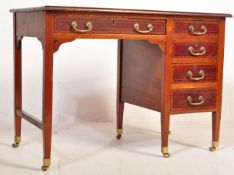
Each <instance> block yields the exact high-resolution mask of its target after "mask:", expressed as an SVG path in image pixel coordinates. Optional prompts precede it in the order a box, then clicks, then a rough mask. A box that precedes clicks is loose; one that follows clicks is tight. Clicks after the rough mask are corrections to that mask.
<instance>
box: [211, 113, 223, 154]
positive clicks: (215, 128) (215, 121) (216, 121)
mask: <svg viewBox="0 0 234 175" xmlns="http://www.w3.org/2000/svg"><path fill="white" fill-rule="evenodd" d="M220 119H221V111H216V112H212V144H211V147H210V148H209V150H210V151H212V152H213V151H215V150H216V148H217V147H218V146H219V130H220Z"/></svg>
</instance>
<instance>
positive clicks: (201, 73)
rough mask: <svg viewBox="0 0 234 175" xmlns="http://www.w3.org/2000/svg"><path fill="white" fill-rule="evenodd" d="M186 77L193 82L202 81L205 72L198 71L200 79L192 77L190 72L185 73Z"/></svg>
mask: <svg viewBox="0 0 234 175" xmlns="http://www.w3.org/2000/svg"><path fill="white" fill-rule="evenodd" d="M187 75H188V77H189V79H190V80H194V81H198V80H202V79H204V78H205V72H204V70H200V71H199V76H200V77H193V72H192V71H191V70H190V71H188V72H187Z"/></svg>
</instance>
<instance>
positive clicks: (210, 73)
mask: <svg viewBox="0 0 234 175" xmlns="http://www.w3.org/2000/svg"><path fill="white" fill-rule="evenodd" d="M216 75H217V73H216V66H215V65H201V66H197V65H194V66H174V67H173V81H175V82H205V81H212V82H214V81H216Z"/></svg>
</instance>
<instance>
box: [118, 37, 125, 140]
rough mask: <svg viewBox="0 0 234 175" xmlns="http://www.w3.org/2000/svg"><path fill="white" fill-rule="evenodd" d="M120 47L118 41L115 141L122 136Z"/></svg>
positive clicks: (119, 41)
mask: <svg viewBox="0 0 234 175" xmlns="http://www.w3.org/2000/svg"><path fill="white" fill-rule="evenodd" d="M122 47H123V40H118V58H117V59H118V60H117V98H116V99H117V100H116V114H117V136H116V138H117V139H120V138H121V136H122V134H123V111H124V102H123V101H121V81H122V80H121V79H122V74H121V73H122Z"/></svg>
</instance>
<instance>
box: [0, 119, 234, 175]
mask: <svg viewBox="0 0 234 175" xmlns="http://www.w3.org/2000/svg"><path fill="white" fill-rule="evenodd" d="M114 128H115V124H114V123H111V122H107V123H100V122H90V123H88V122H86V123H78V122H77V123H73V124H70V125H67V126H66V125H60V126H57V127H56V128H55V129H54V131H53V147H52V165H51V168H50V169H49V170H48V171H47V172H42V171H41V170H40V166H41V163H42V137H41V132H40V130H38V129H36V128H34V127H33V126H31V125H29V124H25V123H24V125H23V131H22V144H21V145H20V147H19V148H16V149H13V148H12V147H11V143H12V141H13V127H12V126H10V125H9V124H1V125H0V174H1V175H15V174H17V175H43V174H49V175H176V174H178V175H229V174H233V172H234V137H233V134H234V132H233V131H234V123H230V122H228V123H227V122H226V123H224V122H223V123H222V126H221V131H222V132H221V142H220V147H219V148H218V149H217V151H216V152H209V151H208V147H209V146H210V140H211V124H210V122H176V123H173V125H172V127H171V131H172V134H171V135H170V143H169V151H170V153H171V157H170V158H169V159H165V158H162V155H161V153H160V123H159V122H141V123H139V122H131V123H125V128H124V135H123V137H122V139H121V140H116V139H115V129H114Z"/></svg>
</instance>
